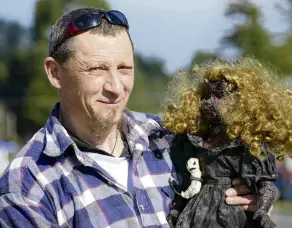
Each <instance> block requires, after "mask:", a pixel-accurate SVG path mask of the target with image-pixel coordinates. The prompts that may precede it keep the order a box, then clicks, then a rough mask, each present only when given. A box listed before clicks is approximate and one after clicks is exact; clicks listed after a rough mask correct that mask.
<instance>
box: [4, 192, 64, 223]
mask: <svg viewBox="0 0 292 228" xmlns="http://www.w3.org/2000/svg"><path fill="white" fill-rule="evenodd" d="M0 227H22V228H23V227H25V228H33V227H44V228H46V227H59V226H58V223H57V221H56V219H55V217H54V216H53V214H52V213H51V211H50V210H48V208H46V207H45V206H44V205H42V204H41V203H38V200H35V199H32V198H31V197H30V198H28V197H24V196H22V195H21V194H16V193H7V194H2V195H1V196H0Z"/></svg>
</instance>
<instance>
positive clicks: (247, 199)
mask: <svg viewBox="0 0 292 228" xmlns="http://www.w3.org/2000/svg"><path fill="white" fill-rule="evenodd" d="M226 203H227V204H229V205H244V206H246V205H256V204H257V197H255V196H253V195H246V196H233V197H226Z"/></svg>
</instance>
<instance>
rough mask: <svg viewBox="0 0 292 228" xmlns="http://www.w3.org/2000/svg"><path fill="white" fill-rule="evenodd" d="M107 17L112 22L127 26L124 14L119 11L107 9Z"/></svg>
mask: <svg viewBox="0 0 292 228" xmlns="http://www.w3.org/2000/svg"><path fill="white" fill-rule="evenodd" d="M107 18H108V20H109V21H110V22H111V23H112V24H115V25H124V26H126V27H127V28H128V27H129V25H128V21H127V18H126V16H125V15H124V14H122V13H121V12H119V11H108V12H107Z"/></svg>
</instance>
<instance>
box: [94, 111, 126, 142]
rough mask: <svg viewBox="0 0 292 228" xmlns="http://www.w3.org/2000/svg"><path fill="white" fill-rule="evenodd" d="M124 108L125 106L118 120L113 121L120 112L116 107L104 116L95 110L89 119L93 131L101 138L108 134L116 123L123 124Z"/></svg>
mask: <svg viewBox="0 0 292 228" xmlns="http://www.w3.org/2000/svg"><path fill="white" fill-rule="evenodd" d="M124 109H125V108H123V109H122V111H121V113H122V114H121V117H120V118H119V119H118V120H117V121H113V119H114V118H115V117H116V115H117V112H118V110H116V109H114V110H110V111H109V112H108V114H107V115H106V116H102V115H99V114H97V113H96V112H93V113H92V118H91V119H90V121H89V128H90V131H91V133H92V134H93V135H94V136H95V137H96V138H99V139H102V138H104V137H105V136H107V135H108V134H109V132H110V131H111V129H112V127H113V126H114V125H118V126H120V125H121V124H122V122H123V112H124ZM92 111H93V110H92Z"/></svg>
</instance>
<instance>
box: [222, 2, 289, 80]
mask: <svg viewBox="0 0 292 228" xmlns="http://www.w3.org/2000/svg"><path fill="white" fill-rule="evenodd" d="M286 3H287V4H288V5H289V6H290V7H289V8H287V10H285V12H286V14H285V15H284V16H285V18H286V19H288V20H289V18H290V21H291V18H292V10H291V9H292V1H291V0H286ZM288 9H289V10H288ZM225 16H226V17H228V18H230V19H236V18H237V19H238V18H241V19H243V20H240V23H239V24H237V25H235V26H234V27H233V28H232V30H231V32H229V33H228V34H226V35H225V36H224V37H223V38H222V40H221V45H222V46H221V48H222V49H225V48H234V49H236V50H237V51H238V53H239V56H246V55H249V56H254V57H256V58H258V59H259V60H261V61H263V62H268V63H272V64H273V66H275V67H276V68H277V69H278V70H279V71H280V72H281V73H282V75H283V76H287V75H291V74H292V35H291V31H290V30H288V31H287V32H286V33H285V34H284V39H283V40H284V41H283V42H281V43H280V44H278V45H277V44H275V43H274V42H273V34H272V33H271V32H270V31H269V30H268V29H266V28H265V27H264V26H263V24H262V22H261V19H262V12H261V11H260V9H259V7H257V6H256V5H255V4H253V3H252V2H251V1H249V0H242V1H237V2H233V3H230V4H229V6H228V8H227V10H226V13H225ZM291 25H292V23H291Z"/></svg>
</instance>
